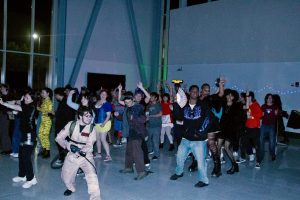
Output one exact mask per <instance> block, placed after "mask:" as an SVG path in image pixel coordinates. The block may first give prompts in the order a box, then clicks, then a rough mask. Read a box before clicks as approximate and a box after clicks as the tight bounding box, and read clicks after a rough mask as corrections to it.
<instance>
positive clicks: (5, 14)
mask: <svg viewBox="0 0 300 200" xmlns="http://www.w3.org/2000/svg"><path fill="white" fill-rule="evenodd" d="M3 4H4V5H3V6H4V8H3V9H4V10H3V50H4V51H3V55H2V63H0V64H2V69H1V70H2V71H1V83H5V81H6V80H5V78H6V42H7V40H6V38H7V0H4V2H3Z"/></svg>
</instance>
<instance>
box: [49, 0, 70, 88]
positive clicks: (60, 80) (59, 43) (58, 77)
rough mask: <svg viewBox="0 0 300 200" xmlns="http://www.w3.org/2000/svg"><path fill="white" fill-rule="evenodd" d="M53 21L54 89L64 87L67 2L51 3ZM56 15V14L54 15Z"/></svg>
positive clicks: (59, 0)
mask: <svg viewBox="0 0 300 200" xmlns="http://www.w3.org/2000/svg"><path fill="white" fill-rule="evenodd" d="M53 11H54V13H53V17H54V19H53V21H54V23H55V24H54V25H53V27H54V29H56V30H54V31H55V33H56V34H55V35H56V37H55V40H56V41H55V43H54V49H55V55H56V56H55V59H54V61H53V62H54V70H53V71H52V72H53V74H54V75H55V76H54V77H55V78H54V79H55V80H54V81H53V82H52V84H54V85H55V87H58V86H60V87H61V86H63V85H64V69H65V45H66V20H67V0H58V1H53ZM56 13H57V14H56Z"/></svg>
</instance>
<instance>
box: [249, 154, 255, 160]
mask: <svg viewBox="0 0 300 200" xmlns="http://www.w3.org/2000/svg"><path fill="white" fill-rule="evenodd" d="M254 159H255V156H254V154H251V155H249V161H251V162H252V161H254Z"/></svg>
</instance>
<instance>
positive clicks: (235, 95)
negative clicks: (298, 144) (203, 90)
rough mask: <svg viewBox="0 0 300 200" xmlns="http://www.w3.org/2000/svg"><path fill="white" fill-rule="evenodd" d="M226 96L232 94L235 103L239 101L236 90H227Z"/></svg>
mask: <svg viewBox="0 0 300 200" xmlns="http://www.w3.org/2000/svg"><path fill="white" fill-rule="evenodd" d="M224 93H225V96H227V95H229V94H231V95H232V96H233V100H232V101H233V102H234V103H236V102H237V101H238V100H239V93H238V92H237V91H236V90H231V89H226V90H225V92H224Z"/></svg>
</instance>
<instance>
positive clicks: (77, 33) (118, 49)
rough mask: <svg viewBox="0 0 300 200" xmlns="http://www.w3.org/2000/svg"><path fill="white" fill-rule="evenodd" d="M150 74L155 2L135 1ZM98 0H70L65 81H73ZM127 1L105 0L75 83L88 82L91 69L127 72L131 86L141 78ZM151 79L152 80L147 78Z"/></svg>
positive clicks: (147, 68) (134, 85)
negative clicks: (71, 79)
mask: <svg viewBox="0 0 300 200" xmlns="http://www.w3.org/2000/svg"><path fill="white" fill-rule="evenodd" d="M132 2H133V7H134V11H135V17H136V23H137V28H138V33H139V39H140V43H141V48H142V54H143V59H144V63H145V68H146V72H147V74H149V73H150V69H151V65H152V63H151V54H152V31H153V23H154V21H153V19H154V9H153V8H154V7H153V4H154V3H155V2H156V1H148V0H133V1H132ZM93 4H94V0H84V1H82V0H72V1H68V9H67V39H66V60H65V83H67V81H68V80H69V78H70V76H71V72H72V69H73V66H74V63H75V60H76V56H77V53H78V51H79V47H80V43H81V41H82V38H83V35H84V32H85V29H86V26H87V23H88V20H89V17H90V13H91V11H92V8H93ZM133 42H134V41H133V37H132V33H131V28H130V21H129V17H128V11H127V5H126V0H109V1H103V3H102V7H101V9H100V13H99V15H98V18H97V21H96V24H95V28H94V31H93V33H92V36H91V39H90V42H89V45H88V48H87V51H86V55H85V58H84V61H83V63H82V67H81V70H80V73H79V76H78V78H77V81H76V84H75V86H77V87H80V86H82V85H86V84H87V80H86V76H87V72H92V73H108V74H119V75H126V87H127V89H130V90H132V89H135V87H136V84H137V82H138V81H140V76H139V69H138V65H137V58H136V52H135V49H134V43H133ZM147 81H148V82H149V81H150V80H147Z"/></svg>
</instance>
